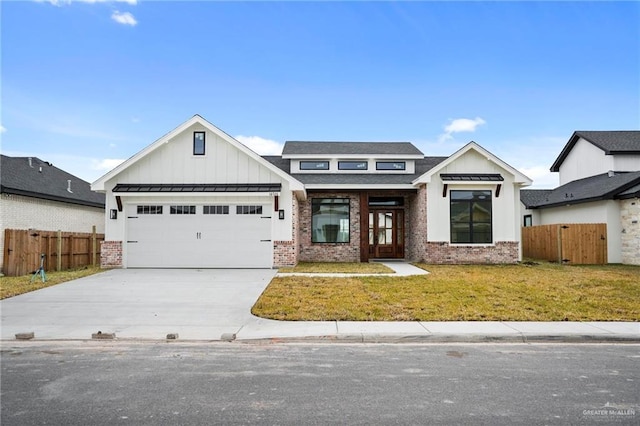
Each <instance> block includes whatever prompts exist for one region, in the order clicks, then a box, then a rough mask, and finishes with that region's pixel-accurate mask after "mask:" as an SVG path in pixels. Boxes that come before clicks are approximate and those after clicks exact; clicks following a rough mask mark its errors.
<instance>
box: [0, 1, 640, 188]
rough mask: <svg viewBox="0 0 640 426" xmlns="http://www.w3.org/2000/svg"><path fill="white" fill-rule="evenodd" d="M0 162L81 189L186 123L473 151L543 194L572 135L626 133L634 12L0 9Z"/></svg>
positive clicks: (251, 136) (109, 5)
mask: <svg viewBox="0 0 640 426" xmlns="http://www.w3.org/2000/svg"><path fill="white" fill-rule="evenodd" d="M0 13H1V27H2V29H1V37H2V39H1V43H2V46H1V47H2V63H1V67H2V68H1V70H2V73H1V83H2V86H1V90H2V92H1V108H2V109H1V116H0V123H1V126H2V127H1V128H0V132H1V133H0V137H1V138H2V152H3V154H5V155H12V156H37V157H39V158H41V159H43V160H46V161H51V162H52V163H54V165H56V166H57V167H59V168H62V169H64V170H66V171H68V172H70V173H73V174H75V175H77V176H78V177H80V178H83V179H85V180H88V181H93V180H95V179H97V178H98V177H99V176H101V175H102V174H104V173H106V172H107V171H108V170H109V169H110V168H112V167H114V166H115V165H116V164H117V163H118V162H119V161H122V160H123V159H126V158H128V157H130V156H132V155H133V154H135V153H136V152H138V151H139V150H141V149H143V148H144V147H145V146H147V145H149V144H150V143H152V142H153V141H155V140H156V139H158V138H159V137H161V136H162V135H164V134H165V133H167V132H168V131H170V130H171V129H173V128H175V127H177V126H178V125H179V124H181V123H182V122H184V121H186V120H187V119H189V118H190V117H192V116H193V115H194V114H200V115H202V116H203V117H204V118H206V119H207V120H209V121H210V122H212V123H213V124H215V125H216V126H218V127H219V128H221V129H222V130H224V131H225V132H227V133H229V134H231V135H233V136H235V137H237V138H238V139H239V140H240V141H242V142H243V143H245V144H247V145H248V146H250V147H251V148H252V149H254V150H255V151H257V152H259V153H262V154H273V153H276V154H277V153H280V150H281V146H282V144H283V143H284V141H286V140H342V141H410V142H413V143H414V144H415V145H416V146H418V147H419V148H420V149H421V150H422V151H423V152H424V153H425V155H450V154H452V153H453V152H455V151H456V150H457V149H458V148H460V147H461V146H463V145H464V144H466V143H467V142H469V141H470V140H475V141H476V142H478V143H479V144H480V145H482V146H483V147H485V148H486V149H488V150H489V151H491V152H493V153H494V154H496V155H497V156H498V157H500V158H502V159H503V160H505V161H507V162H508V163H509V164H511V165H512V166H514V167H516V168H518V169H519V170H521V171H522V172H524V173H525V174H527V175H528V176H529V177H531V178H533V179H534V187H539V188H544V187H547V188H548V187H554V186H556V185H557V176H555V174H551V173H549V171H548V170H549V167H550V166H551V164H552V162H553V160H554V159H555V158H556V156H557V155H558V154H559V153H560V150H561V149H562V147H563V146H564V144H565V143H566V142H567V140H568V139H569V137H570V136H571V134H572V133H573V131H574V130H635V129H638V128H639V126H640V25H638V22H640V3H638V2H527V1H522V2H213V1H199V2H168V1H136V0H126V1H100V0H84V1H67V0H57V1H19V2H18V1H16V2H12V1H8V2H7V1H5V2H2V3H0Z"/></svg>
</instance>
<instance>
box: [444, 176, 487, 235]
mask: <svg viewBox="0 0 640 426" xmlns="http://www.w3.org/2000/svg"><path fill="white" fill-rule="evenodd" d="M465 193H466V194H469V193H471V198H462V196H463V194H465ZM487 195H488V196H489V199H488V200H487V199H486V198H482V196H484V197H486V196H487ZM458 197H461V198H458ZM454 204H455V205H457V206H463V205H464V204H467V207H468V211H467V215H468V216H467V217H468V220H464V221H463V220H454V213H455V212H456V211H461V212H464V209H458V208H456V209H454ZM487 206H488V207H489V208H488V212H489V220H488V221H486V220H484V221H482V220H474V208H481V207H484V208H485V209H486V207H487ZM464 224H467V225H468V226H469V228H468V229H469V231H468V238H467V239H462V240H461V239H460V238H459V235H460V233H459V232H456V229H455V225H464ZM476 225H477V226H476ZM487 225H488V226H489V231H488V232H482V231H480V230H478V231H475V228H478V229H480V228H482V227H486V226H487ZM454 235H455V237H454ZM483 235H488V236H489V239H488V240H487V239H482V236H483ZM449 238H450V242H451V244H493V192H492V191H491V190H486V189H479V190H469V189H467V190H451V191H450V192H449Z"/></svg>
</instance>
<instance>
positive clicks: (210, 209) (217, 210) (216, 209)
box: [202, 206, 229, 214]
mask: <svg viewBox="0 0 640 426" xmlns="http://www.w3.org/2000/svg"><path fill="white" fill-rule="evenodd" d="M202 214H229V206H202Z"/></svg>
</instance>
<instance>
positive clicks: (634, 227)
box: [620, 198, 640, 265]
mask: <svg viewBox="0 0 640 426" xmlns="http://www.w3.org/2000/svg"><path fill="white" fill-rule="evenodd" d="M620 220H621V221H622V229H623V231H622V234H621V240H622V241H621V242H622V249H621V251H622V253H621V254H622V263H625V264H627V265H640V200H639V199H637V198H636V199H630V200H621V201H620Z"/></svg>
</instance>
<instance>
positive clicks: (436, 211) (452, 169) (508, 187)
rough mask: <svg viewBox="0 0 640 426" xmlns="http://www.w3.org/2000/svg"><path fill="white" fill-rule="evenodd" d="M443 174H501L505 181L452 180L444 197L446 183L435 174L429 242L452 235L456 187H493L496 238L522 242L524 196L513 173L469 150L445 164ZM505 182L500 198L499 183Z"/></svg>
mask: <svg viewBox="0 0 640 426" xmlns="http://www.w3.org/2000/svg"><path fill="white" fill-rule="evenodd" d="M440 173H500V174H501V175H502V177H503V178H504V181H503V182H491V183H489V182H486V183H464V182H459V183H454V184H452V183H451V182H448V184H449V185H448V189H447V196H446V197H443V196H442V191H443V190H444V183H443V182H442V180H441V179H440V177H439V176H438V175H434V176H433V178H432V179H431V182H430V183H429V184H428V185H427V239H428V241H429V242H438V241H446V242H448V241H449V240H450V238H451V235H450V229H449V223H450V219H449V211H450V197H449V192H450V191H452V190H454V191H457V190H463V191H465V190H491V194H492V200H493V209H492V215H493V241H494V242H498V241H520V221H519V218H520V216H519V215H518V214H517V213H519V212H520V196H519V192H517V191H519V188H516V187H515V185H514V178H513V175H512V174H511V173H510V172H507V171H505V170H504V169H503V168H502V167H500V166H499V165H497V164H496V163H494V162H493V161H489V160H487V158H486V157H484V156H483V155H481V154H480V153H478V152H476V151H474V150H469V151H467V152H466V153H464V154H463V155H462V156H461V157H459V158H457V159H456V161H454V162H452V163H451V164H449V165H447V166H446V167H444V168H443V169H442V170H440V171H439V173H438V174H440ZM497 183H500V184H502V187H501V189H500V196H499V197H496V195H495V193H496V186H497V185H496V184H497Z"/></svg>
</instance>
